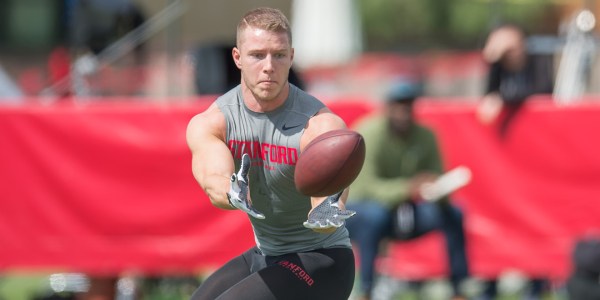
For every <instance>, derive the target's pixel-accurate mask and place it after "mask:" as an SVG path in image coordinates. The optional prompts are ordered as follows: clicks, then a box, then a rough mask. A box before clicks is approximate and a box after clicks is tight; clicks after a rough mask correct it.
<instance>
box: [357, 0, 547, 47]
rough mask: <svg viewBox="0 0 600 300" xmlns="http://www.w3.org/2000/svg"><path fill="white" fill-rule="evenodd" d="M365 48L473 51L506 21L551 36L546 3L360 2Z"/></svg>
mask: <svg viewBox="0 0 600 300" xmlns="http://www.w3.org/2000/svg"><path fill="white" fill-rule="evenodd" d="M358 5H359V8H360V12H361V18H362V24H363V33H364V41H365V50H367V51H389V50H399V51H420V50H423V49H427V48H452V49H457V48H458V49H464V48H478V47H480V46H481V44H482V40H483V39H484V38H485V36H486V34H487V32H488V31H489V29H490V28H491V27H492V26H494V25H496V24H497V23H500V22H511V23H515V24H519V25H521V26H523V27H525V28H526V29H527V30H528V31H529V32H532V33H535V32H544V33H547V32H549V31H550V32H556V30H557V29H556V28H557V27H558V24H556V23H557V22H556V21H555V20H556V14H555V13H554V10H555V7H553V4H552V2H550V1H547V0H504V1H502V0H359V1H358Z"/></svg>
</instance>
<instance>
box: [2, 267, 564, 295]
mask: <svg viewBox="0 0 600 300" xmlns="http://www.w3.org/2000/svg"><path fill="white" fill-rule="evenodd" d="M49 275H50V274H49V273H8V274H3V276H2V277H0V300H32V299H34V298H35V297H36V296H37V297H39V296H41V295H44V294H48V293H50V292H51V289H50V283H49ZM135 281H136V282H137V284H136V286H137V289H138V293H139V295H140V296H139V297H138V299H139V300H187V299H189V297H190V296H191V294H192V293H193V291H194V290H195V288H196V287H197V285H198V284H199V280H198V279H197V278H192V277H164V278H154V279H145V280H140V279H136V280H135ZM385 285H387V286H385ZM379 289H380V293H379V295H380V296H383V297H382V298H380V299H386V300H423V299H427V300H446V299H448V293H449V286H448V284H447V283H446V282H445V281H442V280H439V281H432V282H430V283H427V284H425V286H424V287H423V288H422V289H421V290H415V289H414V288H411V287H408V285H407V284H404V283H402V282H396V281H394V280H392V281H388V282H387V283H386V284H384V286H383V287H379ZM386 289H387V290H386ZM470 289H471V291H470V293H471V294H473V295H471V296H473V298H475V297H474V296H475V295H474V294H477V291H476V290H477V287H471V288H470ZM382 291H383V292H382ZM386 293H387V294H386ZM384 295H385V296H384ZM350 299H353V297H351V298H350ZM521 299H523V298H522V290H515V291H511V292H504V293H502V294H500V295H499V296H498V298H497V299H496V300H521ZM567 299H568V298H567V297H566V295H565V293H564V292H563V291H560V290H556V291H550V292H548V293H546V294H545V295H544V297H543V299H542V300H567Z"/></svg>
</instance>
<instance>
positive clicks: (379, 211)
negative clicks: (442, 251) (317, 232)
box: [346, 81, 469, 299]
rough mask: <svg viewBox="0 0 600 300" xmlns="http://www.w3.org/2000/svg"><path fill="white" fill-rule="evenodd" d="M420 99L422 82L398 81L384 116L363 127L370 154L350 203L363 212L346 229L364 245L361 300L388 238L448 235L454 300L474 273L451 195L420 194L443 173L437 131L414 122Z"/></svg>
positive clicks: (368, 289)
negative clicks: (428, 198) (433, 198)
mask: <svg viewBox="0 0 600 300" xmlns="http://www.w3.org/2000/svg"><path fill="white" fill-rule="evenodd" d="M420 96H421V86H420V84H417V83H414V82H410V81H398V82H397V83H395V84H393V86H392V87H391V89H390V92H389V94H388V96H387V101H386V103H385V108H384V112H383V115H380V116H375V117H374V118H371V119H366V120H364V121H363V122H362V123H360V124H359V126H358V127H357V131H358V132H360V133H361V134H362V135H363V137H364V139H365V144H366V148H367V154H366V158H365V162H364V166H363V169H362V171H361V173H360V174H359V176H358V178H357V179H356V181H355V182H354V183H353V184H352V185H351V191H352V194H351V196H350V199H349V200H348V204H347V207H348V209H351V210H354V211H356V212H357V214H356V216H355V217H354V218H351V219H348V220H347V222H346V226H347V228H348V231H349V232H350V238H351V240H352V241H353V243H355V245H356V246H358V252H359V258H360V259H359V260H360V268H359V269H360V270H359V283H360V286H359V287H360V290H359V293H360V297H361V298H360V299H371V297H372V290H373V287H374V279H375V277H376V269H375V262H376V258H377V256H378V254H379V250H380V244H381V242H382V240H384V239H391V240H400V241H402V240H411V239H415V238H418V237H420V236H422V235H424V234H426V233H428V232H431V231H434V230H440V231H442V232H443V234H444V237H445V241H446V250H447V253H448V262H449V266H450V268H449V269H450V274H449V279H450V282H451V284H452V288H453V293H454V295H453V299H464V297H463V296H462V294H461V291H460V284H461V282H462V281H463V280H465V279H466V278H467V277H468V275H469V269H468V264H467V256H466V249H465V232H464V228H463V214H462V212H461V210H460V209H459V208H458V207H456V206H454V205H453V204H452V203H451V202H450V199H449V198H447V197H445V198H443V199H440V200H438V201H435V202H427V201H425V200H423V199H422V196H421V194H420V191H421V188H422V187H423V186H424V185H426V184H430V183H433V182H434V181H435V180H436V179H437V178H438V176H439V175H440V174H442V172H443V169H442V167H443V166H442V159H441V156H440V152H439V147H438V142H437V140H436V137H435V135H434V133H433V132H432V131H431V130H430V129H428V128H426V127H424V126H422V125H419V124H417V123H416V121H415V119H414V115H413V107H414V103H415V101H416V100H417V99H418V98H419V97H420ZM399 215H401V217H398V216H399Z"/></svg>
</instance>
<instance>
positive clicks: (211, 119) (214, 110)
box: [186, 103, 226, 147]
mask: <svg viewBox="0 0 600 300" xmlns="http://www.w3.org/2000/svg"><path fill="white" fill-rule="evenodd" d="M225 127H226V125H225V117H224V116H223V113H222V112H221V110H220V109H219V107H218V106H217V104H216V103H213V104H212V105H211V106H210V107H209V108H208V109H206V110H205V111H203V112H201V113H199V114H197V115H195V116H194V117H192V119H191V120H190V122H189V123H188V126H187V131H186V139H187V142H188V145H190V147H192V145H194V144H195V143H199V142H201V141H202V139H203V138H205V137H206V136H214V137H217V138H219V139H220V140H223V141H224V140H225Z"/></svg>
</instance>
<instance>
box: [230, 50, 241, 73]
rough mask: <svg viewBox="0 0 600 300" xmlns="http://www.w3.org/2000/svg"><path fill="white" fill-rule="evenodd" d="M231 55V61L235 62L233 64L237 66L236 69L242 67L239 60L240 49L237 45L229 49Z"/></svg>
mask: <svg viewBox="0 0 600 300" xmlns="http://www.w3.org/2000/svg"><path fill="white" fill-rule="evenodd" d="M231 56H232V57H233V61H234V62H235V65H236V66H237V67H238V69H242V62H241V60H240V57H241V53H240V49H238V48H237V47H233V49H232V50H231Z"/></svg>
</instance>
